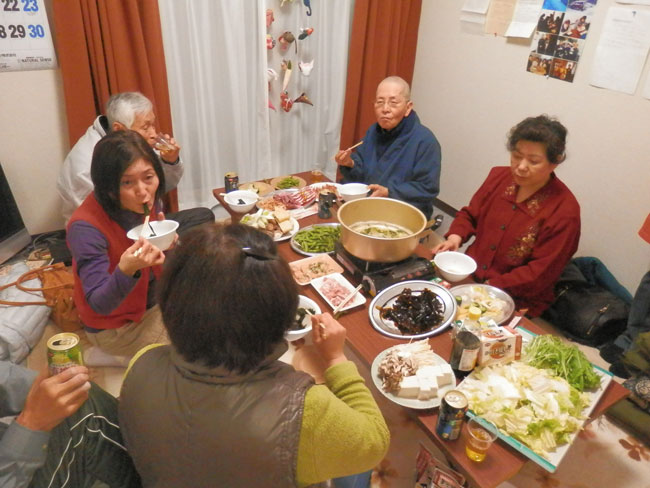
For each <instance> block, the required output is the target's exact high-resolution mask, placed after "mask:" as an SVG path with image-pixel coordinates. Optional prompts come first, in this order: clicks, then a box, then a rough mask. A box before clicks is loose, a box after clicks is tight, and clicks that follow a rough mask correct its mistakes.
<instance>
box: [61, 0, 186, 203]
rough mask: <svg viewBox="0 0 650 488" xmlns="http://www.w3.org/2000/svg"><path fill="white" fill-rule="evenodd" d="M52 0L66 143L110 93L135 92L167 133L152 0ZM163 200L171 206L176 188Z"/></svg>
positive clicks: (156, 14)
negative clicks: (149, 105)
mask: <svg viewBox="0 0 650 488" xmlns="http://www.w3.org/2000/svg"><path fill="white" fill-rule="evenodd" d="M52 3H53V12H54V25H55V32H56V42H57V51H58V58H59V64H60V66H61V73H62V75H63V92H64V96H65V101H66V111H67V116H68V136H69V139H70V145H71V146H72V145H73V144H74V143H75V142H76V141H77V139H79V137H81V135H82V134H83V133H84V132H85V131H86V129H87V128H88V126H89V125H90V124H91V123H92V121H93V120H94V119H95V117H97V115H99V114H101V113H103V110H104V107H105V105H106V101H107V100H108V98H109V97H110V96H111V95H112V94H114V93H119V92H124V91H139V92H142V93H143V94H144V95H145V96H147V97H148V98H149V99H150V100H151V102H152V103H153V105H154V111H155V113H156V119H157V122H158V127H159V128H160V129H161V130H162V131H163V132H166V133H169V134H171V133H172V119H171V110H170V107H169V92H168V87H167V72H166V69H165V55H164V51H163V43H162V30H161V27H160V14H159V11H158V1H157V0H66V1H65V2H64V1H55V2H52ZM169 200H170V201H168V202H167V204H168V206H167V208H168V210H170V211H174V210H176V209H177V207H178V204H177V198H176V193H175V192H173V195H171V196H170V198H169Z"/></svg>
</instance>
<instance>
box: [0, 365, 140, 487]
mask: <svg viewBox="0 0 650 488" xmlns="http://www.w3.org/2000/svg"><path fill="white" fill-rule="evenodd" d="M88 380H89V375H88V369H87V368H86V367H85V366H74V367H73V368H68V369H66V370H64V371H62V372H60V373H58V374H56V375H54V376H50V377H46V375H45V374H41V375H37V373H36V371H32V370H29V369H27V368H23V367H22V366H19V365H17V364H13V363H11V362H9V361H4V360H3V361H0V417H3V418H7V417H11V416H17V417H16V418H15V419H13V420H12V421H11V423H9V424H8V425H7V424H5V423H4V422H0V486H2V488H24V487H27V486H29V487H32V488H46V487H62V486H70V487H84V486H96V485H95V484H94V483H95V482H101V483H105V484H106V485H108V486H109V487H111V488H130V487H138V486H141V484H140V477H139V476H138V473H137V472H136V470H135V467H134V466H133V462H132V461H131V458H130V457H129V455H128V454H127V452H126V448H125V447H124V445H123V441H122V435H121V433H120V428H119V426H118V425H117V400H116V399H115V398H114V397H112V396H111V395H110V394H108V393H106V392H105V391H104V390H102V389H101V388H99V387H98V386H97V385H95V384H92V383H90V382H89V381H88ZM106 485H104V484H102V485H101V486H106Z"/></svg>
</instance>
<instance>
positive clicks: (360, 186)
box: [339, 183, 370, 202]
mask: <svg viewBox="0 0 650 488" xmlns="http://www.w3.org/2000/svg"><path fill="white" fill-rule="evenodd" d="M369 190H370V189H369V188H368V185H366V184H364V183H346V184H345V185H341V186H340V187H339V195H341V198H342V199H343V200H345V201H346V202H349V201H351V200H356V199H357V198H363V197H365V196H366V195H367V194H368V191H369Z"/></svg>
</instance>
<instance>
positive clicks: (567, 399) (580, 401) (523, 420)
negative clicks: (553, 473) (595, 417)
mask: <svg viewBox="0 0 650 488" xmlns="http://www.w3.org/2000/svg"><path fill="white" fill-rule="evenodd" d="M459 389H460V390H461V391H462V392H463V393H464V394H465V395H466V396H467V399H468V401H469V408H470V409H471V410H472V411H473V412H474V413H476V414H477V415H479V416H481V417H483V418H485V419H486V420H489V421H490V422H492V423H493V424H495V425H496V426H497V427H498V428H499V429H500V430H502V431H503V432H505V433H507V434H508V435H510V436H512V437H514V438H515V439H518V440H519V441H521V442H523V443H524V444H526V445H527V446H528V447H529V448H530V449H532V450H533V451H534V452H536V453H537V454H539V455H541V456H544V457H548V454H549V453H551V452H554V451H555V450H556V448H557V446H559V445H561V444H565V443H567V442H569V440H570V435H571V433H573V432H575V431H577V430H578V429H580V426H581V425H582V421H583V419H584V418H585V417H584V415H583V410H584V409H585V407H586V406H588V405H589V401H590V394H589V393H580V392H578V390H576V389H575V388H573V387H571V386H570V385H569V384H568V383H567V381H566V380H564V379H563V378H560V377H558V376H555V375H553V374H552V373H551V372H550V371H549V370H548V369H544V370H541V369H537V368H535V367H533V366H529V365H527V364H524V363H522V362H519V361H514V362H511V363H508V364H495V365H491V366H487V367H485V368H482V369H477V370H475V371H474V372H473V373H472V374H471V375H470V376H469V377H467V378H466V379H465V380H464V381H463V383H462V384H461V385H460V386H459Z"/></svg>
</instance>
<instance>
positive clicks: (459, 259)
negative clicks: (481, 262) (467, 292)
mask: <svg viewBox="0 0 650 488" xmlns="http://www.w3.org/2000/svg"><path fill="white" fill-rule="evenodd" d="M433 262H434V263H435V265H436V267H437V268H438V271H439V272H440V274H441V275H442V277H443V278H444V279H446V280H447V281H449V282H451V283H455V282H457V281H461V280H464V279H465V278H467V277H468V276H469V275H471V274H472V273H473V272H474V271H476V261H474V260H473V259H472V258H471V257H470V256H468V255H467V254H463V253H462V252H457V251H445V252H440V253H438V254H436V256H435V257H434V258H433Z"/></svg>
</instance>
